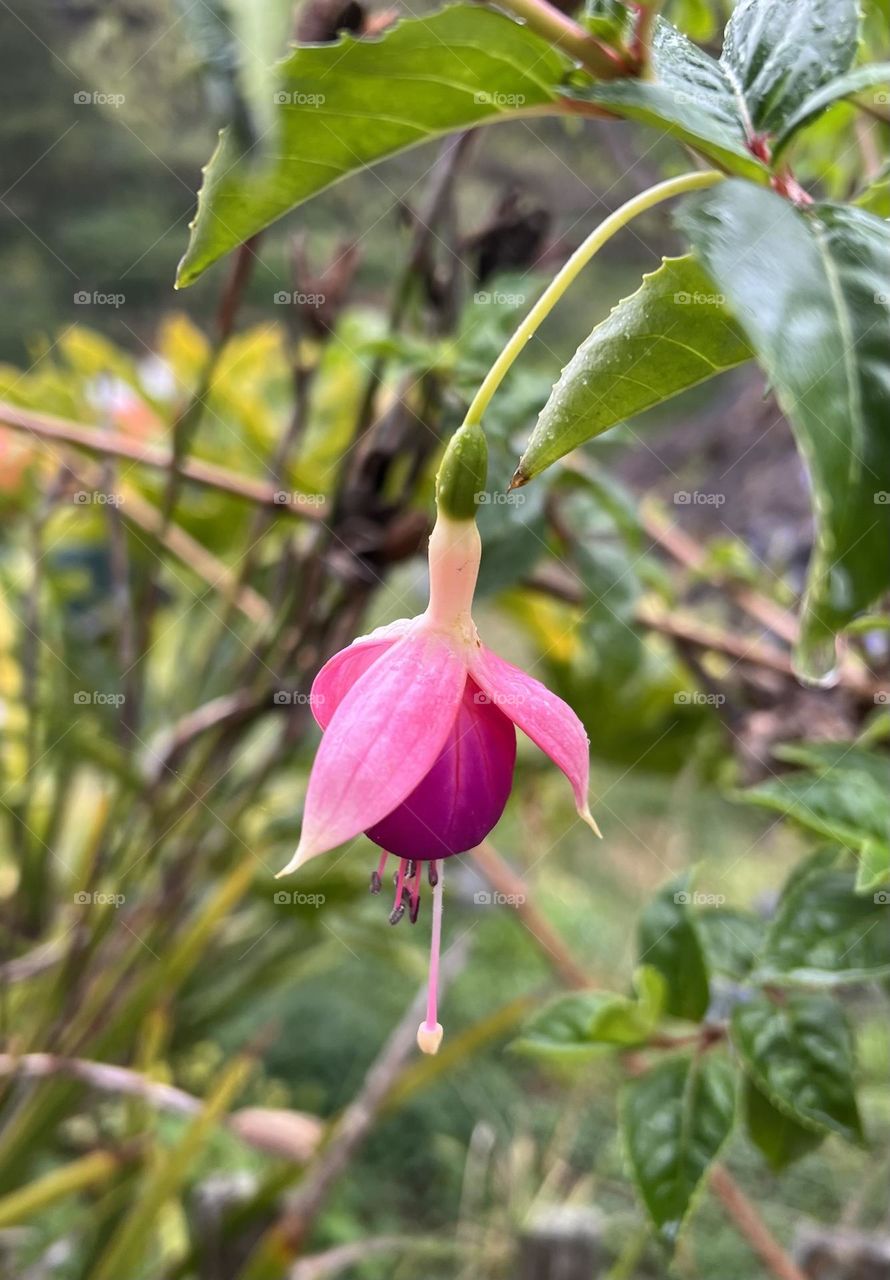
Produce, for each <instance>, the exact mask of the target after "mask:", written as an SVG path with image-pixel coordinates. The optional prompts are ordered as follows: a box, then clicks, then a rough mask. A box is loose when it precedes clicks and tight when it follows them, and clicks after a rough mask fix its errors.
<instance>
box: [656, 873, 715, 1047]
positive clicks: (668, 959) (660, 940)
mask: <svg viewBox="0 0 890 1280" xmlns="http://www.w3.org/2000/svg"><path fill="white" fill-rule="evenodd" d="M688 883H689V880H688V877H687V876H680V877H678V878H677V879H676V880H672V881H671V882H670V883H669V884H667V885H665V886H664V888H663V889H661V890H660V891H659V893H658V894H656V896H655V897H654V898H653V899H652V901H651V902H650V903H649V905H648V907H647V908H646V910H645V911H644V912H643V914H642V916H641V918H640V928H639V953H640V961H641V962H642V963H644V964H647V965H653V966H654V967H655V968H656V969H658V970H659V972H660V973H662V974H663V975H664V978H665V981H666V982H667V995H666V998H665V1004H664V1007H665V1012H666V1013H669V1014H671V1015H672V1016H673V1017H675V1018H686V1019H688V1020H689V1021H690V1022H700V1021H701V1019H702V1018H703V1017H704V1016H705V1014H706V1013H707V1011H708V1004H709V1003H710V990H709V985H708V971H707V967H706V964H705V957H704V953H703V951H702V946H701V942H700V941H699V937H698V934H697V932H696V929H695V927H694V925H693V923H692V919H691V917H690V912H689V902H690V900H691V894H690V893H689V890H688V887H687V886H688Z"/></svg>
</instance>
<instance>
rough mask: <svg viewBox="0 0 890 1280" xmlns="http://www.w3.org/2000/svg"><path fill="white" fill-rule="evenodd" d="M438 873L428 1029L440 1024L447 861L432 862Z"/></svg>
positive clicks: (435, 893) (434, 903)
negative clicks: (443, 908) (440, 952)
mask: <svg viewBox="0 0 890 1280" xmlns="http://www.w3.org/2000/svg"><path fill="white" fill-rule="evenodd" d="M431 865H432V868H433V870H434V871H436V872H437V873H438V878H437V879H436V883H435V884H434V885H433V927H432V930H431V933H430V973H429V986H428V987H427V996H426V1023H425V1024H424V1025H425V1026H426V1028H427V1030H428V1031H435V1029H436V1027H437V1026H438V1024H439V1019H438V1018H437V1016H436V1013H437V1009H436V1005H437V1002H438V997H439V949H440V947H441V943H442V886H443V882H444V879H445V863H444V861H440V862H438V863H436V862H434V863H432V864H431Z"/></svg>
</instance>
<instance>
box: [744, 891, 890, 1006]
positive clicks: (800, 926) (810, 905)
mask: <svg viewBox="0 0 890 1280" xmlns="http://www.w3.org/2000/svg"><path fill="white" fill-rule="evenodd" d="M855 884H856V877H855V874H854V873H853V872H852V871H845V870H843V869H836V870H826V871H814V872H812V873H811V874H810V875H807V876H804V877H803V878H802V879H801V880H798V881H795V882H794V883H793V884H792V886H791V888H790V889H789V890H788V891H786V892H785V893H783V895H782V898H781V900H780V902H779V906H778V910H777V912H776V915H775V917H774V919H773V922H772V924H771V926H770V931H769V934H768V935H767V939H766V945H765V947H764V950H763V954H762V958H761V962H760V965H759V967H758V971H757V978H758V980H759V981H760V982H762V983H773V984H775V983H777V982H799V983H826V984H840V983H850V982H864V981H867V980H869V979H871V978H880V977H883V976H885V975H887V974H890V910H888V907H887V903H886V902H885V901H883V900H882V899H884V898H886V897H887V896H888V895H883V894H872V895H871V897H864V896H862V895H859V894H857V893H856V891H855Z"/></svg>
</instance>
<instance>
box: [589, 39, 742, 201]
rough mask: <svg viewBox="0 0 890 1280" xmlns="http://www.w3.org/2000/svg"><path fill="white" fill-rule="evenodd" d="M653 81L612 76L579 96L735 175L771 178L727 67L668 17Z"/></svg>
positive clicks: (656, 47)
mask: <svg viewBox="0 0 890 1280" xmlns="http://www.w3.org/2000/svg"><path fill="white" fill-rule="evenodd" d="M652 69H653V72H654V79H651V80H642V79H633V78H628V79H624V80H612V81H608V82H606V83H602V84H593V85H589V86H585V87H583V88H577V89H575V90H574V91H573V92H574V96H575V97H577V98H581V99H583V100H584V101H585V102H592V103H595V104H596V106H598V107H603V108H604V109H606V110H608V111H612V112H614V113H615V114H616V115H619V116H624V117H626V118H627V119H629V120H641V121H642V122H643V123H644V124H651V125H654V126H655V127H656V128H658V129H660V130H662V131H663V132H665V133H668V134H670V135H671V136H672V137H674V138H677V139H678V140H679V141H680V142H685V143H687V144H688V145H689V146H691V147H695V148H696V149H697V150H699V151H700V152H702V153H703V154H704V155H706V156H710V157H711V159H712V160H715V161H716V162H717V163H718V164H719V165H720V166H721V167H722V168H724V169H727V170H728V171H729V172H730V173H738V174H742V175H744V176H746V177H749V178H752V179H754V180H757V179H760V180H762V181H765V180H766V169H765V167H764V165H763V164H762V163H761V161H760V160H759V159H758V158H757V157H756V156H754V155H753V154H752V153H751V151H750V150H749V148H748V142H747V137H746V133H745V122H744V119H743V117H742V114H741V113H740V110H739V101H738V96H737V94H736V91H735V88H734V86H733V83H732V81H731V79H730V77H729V76H728V74H727V71H726V68H725V67H724V66H723V64H722V63H721V62H718V61H717V59H716V58H712V57H711V56H710V54H708V53H705V52H704V50H703V49H699V48H698V46H697V45H694V44H693V43H692V41H691V40H687V38H686V37H685V36H684V35H682V34H681V33H680V32H679V31H677V29H676V27H673V26H671V24H670V23H669V22H666V21H664V19H659V20H658V21H657V22H656V24H655V30H654V33H653V40H652Z"/></svg>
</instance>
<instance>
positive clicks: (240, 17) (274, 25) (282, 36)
mask: <svg viewBox="0 0 890 1280" xmlns="http://www.w3.org/2000/svg"><path fill="white" fill-rule="evenodd" d="M177 8H178V9H179V10H180V12H181V15H182V24H183V27H184V29H185V31H186V33H187V35H188V36H189V39H190V41H191V43H192V45H193V46H194V48H195V50H196V52H197V53H198V56H199V57H200V59H201V62H202V63H203V66H204V70H205V73H206V75H207V76H208V78H209V79H210V80H211V82H212V87H213V90H214V95H215V97H216V98H218V99H219V105H220V108H221V110H222V111H223V112H224V113H225V115H226V116H227V117H228V118H229V119H231V122H232V128H233V130H234V131H235V132H236V133H238V135H239V137H240V138H241V140H242V143H243V145H244V146H249V145H251V144H252V143H253V142H254V141H255V140H256V139H257V138H259V137H261V136H262V135H263V134H264V133H265V132H267V131H268V130H270V129H272V128H273V126H274V122H275V113H274V105H275V103H274V90H275V74H276V73H275V72H274V70H273V63H274V62H275V60H276V59H277V58H280V57H281V56H282V55H283V54H284V53H285V52H286V51H287V42H288V37H289V35H290V29H291V25H292V22H293V12H292V11H293V5H292V4H291V2H290V0H202V3H201V4H194V3H193V2H190V0H177Z"/></svg>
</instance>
